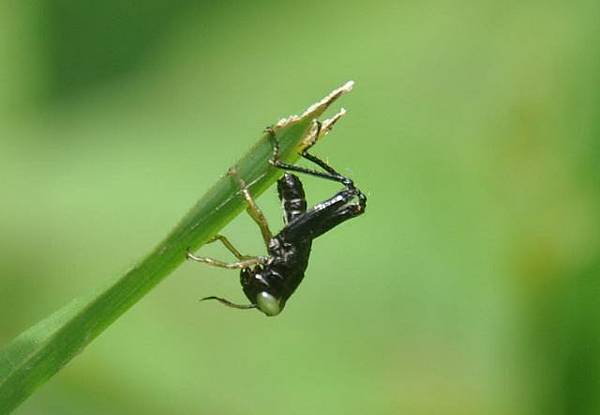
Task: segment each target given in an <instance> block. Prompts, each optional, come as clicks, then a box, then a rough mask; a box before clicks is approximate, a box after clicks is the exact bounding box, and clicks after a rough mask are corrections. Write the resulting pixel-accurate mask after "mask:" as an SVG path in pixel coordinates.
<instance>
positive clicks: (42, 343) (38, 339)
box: [0, 83, 352, 413]
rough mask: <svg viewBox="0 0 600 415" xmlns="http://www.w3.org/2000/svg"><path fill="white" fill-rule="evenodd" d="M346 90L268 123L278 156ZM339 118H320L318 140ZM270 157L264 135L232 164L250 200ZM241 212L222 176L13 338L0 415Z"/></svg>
mask: <svg viewBox="0 0 600 415" xmlns="http://www.w3.org/2000/svg"><path fill="white" fill-rule="evenodd" d="M351 87H352V83H347V84H346V85H344V86H342V87H341V88H338V89H336V90H335V91H333V92H332V93H331V94H330V95H328V96H327V97H325V98H324V99H323V100H321V101H319V102H317V103H316V104H315V105H313V106H311V107H310V108H309V109H308V110H307V111H306V112H305V113H304V114H302V115H301V116H291V117H289V118H287V119H283V120H281V121H280V122H278V123H277V124H276V125H275V126H274V129H275V132H276V134H277V137H278V139H279V143H280V146H281V148H280V150H281V157H282V159H284V160H286V161H288V162H293V161H295V160H296V159H297V158H298V151H299V150H300V149H301V148H302V147H303V146H306V145H307V144H308V143H310V142H312V140H317V139H318V138H319V136H315V135H314V134H315V132H316V129H315V128H314V126H315V125H314V120H315V119H316V118H317V117H319V116H320V115H321V114H322V113H323V112H324V111H325V110H326V109H327V108H328V107H329V105H330V104H331V103H332V102H333V101H335V100H336V99H337V98H338V97H339V96H340V95H342V94H343V93H344V92H347V91H349V90H350V88H351ZM342 114H343V112H340V113H338V115H337V116H336V117H333V118H332V119H331V120H328V121H325V122H324V130H322V134H321V135H324V134H326V133H327V132H328V131H329V129H330V128H331V127H332V126H333V124H334V123H335V122H336V121H337V120H338V119H339V117H340V116H341V115H342ZM271 154H272V143H271V141H270V139H269V136H268V134H266V133H265V134H263V136H262V137H261V139H260V141H259V142H258V143H257V144H256V145H255V146H254V147H253V148H252V149H251V150H250V151H249V152H248V153H247V154H246V155H245V156H244V157H243V158H242V159H241V160H240V161H239V162H238V163H237V164H236V165H235V167H236V169H237V171H238V173H239V174H240V176H241V177H243V178H244V180H245V181H246V182H247V183H248V185H249V187H250V191H251V192H252V193H253V194H254V195H259V194H260V193H262V192H264V191H265V190H266V189H267V188H269V187H270V186H271V185H272V184H273V183H274V182H275V181H276V180H277V178H278V177H279V176H280V175H281V172H280V171H279V170H277V169H275V168H273V167H270V164H269V163H268V160H269V158H270V157H271ZM244 207H245V202H244V199H243V198H242V197H241V196H240V195H239V185H238V184H237V183H236V182H235V181H234V180H232V179H231V177H230V176H228V175H224V176H223V177H221V179H220V180H219V181H218V182H217V183H216V184H215V185H214V186H213V187H212V188H211V189H210V190H209V191H208V192H207V193H206V194H205V195H204V196H203V197H202V198H201V199H200V200H199V201H198V203H197V204H196V205H195V206H194V207H193V208H192V209H191V210H190V212H189V213H188V214H187V215H186V216H185V217H184V218H183V219H182V220H181V222H180V223H179V224H178V225H177V226H176V227H175V228H174V229H173V230H172V231H171V233H170V234H169V235H168V236H167V237H166V238H165V239H164V240H163V241H162V242H161V243H159V244H158V245H157V246H156V248H155V249H154V250H152V252H151V253H150V254H148V255H147V256H146V257H145V258H144V259H143V260H142V261H140V262H139V263H138V264H137V265H136V266H135V267H134V268H133V269H131V270H130V271H129V272H127V273H126V274H125V275H124V276H123V277H121V278H119V279H118V280H117V281H116V282H114V283H112V284H110V285H109V286H108V287H106V288H105V289H101V290H99V291H98V292H96V293H94V294H93V295H90V296H87V297H85V298H81V299H77V300H75V301H73V302H72V303H70V304H69V305H67V306H65V307H64V308H62V309H61V310H59V311H57V312H56V313H54V314H52V315H51V316H49V317H48V318H46V319H45V320H43V321H41V322H39V323H38V324H36V325H35V326H33V327H32V328H30V329H29V330H27V331H25V332H24V333H22V334H21V335H20V336H18V337H17V338H16V339H15V340H14V341H13V342H12V343H10V344H9V345H8V347H7V348H6V349H5V350H3V351H2V352H1V353H0V413H8V412H9V411H11V410H12V409H14V408H15V407H17V406H18V405H19V404H20V403H21V402H22V401H23V400H24V399H26V398H27V397H28V396H29V395H30V394H31V393H32V392H33V391H34V390H35V388H37V387H38V386H40V385H41V384H43V383H44V382H45V381H47V380H48V379H49V378H50V377H52V376H53V375H54V374H55V373H56V372H57V371H59V370H60V369H61V368H62V367H63V366H65V365H66V364H67V363H68V362H69V361H70V360H71V359H72V358H73V357H75V356H76V355H77V354H79V353H80V352H81V351H82V350H83V349H84V348H85V346H86V345H88V344H89V343H90V342H91V341H92V340H94V339H95V338H96V337H97V336H98V335H99V334H100V333H102V332H103V331H104V330H105V329H106V328H107V327H108V326H110V324H111V323H113V322H114V321H115V320H116V319H117V318H118V317H119V316H121V315H122V314H123V313H124V312H125V311H127V310H128V309H129V308H130V307H131V306H132V305H133V304H135V303H136V302H138V301H139V300H140V299H141V298H142V297H143V296H144V295H145V294H147V293H148V292H149V291H150V290H151V289H152V288H153V287H154V286H156V285H157V284H158V283H159V282H160V281H162V280H163V279H164V278H165V277H166V276H167V275H169V273H171V272H172V271H173V270H174V269H175V268H176V267H177V266H179V265H180V264H181V263H182V262H184V260H185V258H186V253H187V252H188V251H190V250H195V249H197V248H198V247H199V246H201V245H202V244H203V243H204V242H206V241H207V240H208V239H209V238H211V237H212V236H214V235H215V234H216V233H217V232H218V231H219V230H220V229H221V228H222V227H224V226H225V225H226V224H227V223H228V222H229V221H231V220H232V219H233V218H234V217H235V216H236V215H238V214H239V213H240V212H242V211H243V210H244Z"/></svg>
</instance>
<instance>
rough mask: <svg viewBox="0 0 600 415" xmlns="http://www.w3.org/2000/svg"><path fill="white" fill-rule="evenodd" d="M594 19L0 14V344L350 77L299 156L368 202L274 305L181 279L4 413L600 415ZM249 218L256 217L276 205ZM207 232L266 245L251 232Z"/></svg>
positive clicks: (530, 10) (515, 13)
mask: <svg viewBox="0 0 600 415" xmlns="http://www.w3.org/2000/svg"><path fill="white" fill-rule="evenodd" d="M598 16H600V3H598V2H597V1H575V2H566V1H504V2H495V1H464V2H450V1H442V0H439V1H418V2H417V1H379V2H366V3H365V2H358V1H312V0H307V1H304V2H302V3H298V2H278V1H261V0H259V1H253V2H202V1H188V0H179V1H173V2H167V1H164V0H163V1H160V0H146V1H143V2H142V1H129V2H123V1H118V0H105V1H102V2H75V1H67V0H39V1H33V2H25V1H21V2H19V1H12V0H9V1H4V2H2V3H1V4H0V62H1V64H0V184H1V191H2V197H1V201H0V248H1V249H0V294H1V296H0V315H1V316H2V317H1V319H0V344H5V343H7V342H8V341H9V340H10V339H11V338H13V337H14V336H16V335H17V334H18V333H20V332H21V331H22V330H24V329H25V328H27V327H29V326H31V325H32V324H34V323H35V322H37V321H38V320H40V319H42V318H43V317H45V316H46V315H48V314H50V313H51V312H52V311H54V310H56V309H58V308H60V307H61V306H62V305H64V304H65V303H67V302H68V301H69V300H71V299H72V298H74V297H76V296H79V295H82V294H85V293H88V292H90V291H91V290H92V289H94V288H96V287H98V286H101V285H103V284H104V283H105V282H106V281H108V280H110V279H111V278H113V277H115V276H117V275H120V274H122V273H123V272H124V271H126V270H127V269H128V268H129V267H131V266H132V265H133V264H134V263H135V262H136V260H137V259H139V258H140V257H141V256H142V255H144V254H145V253H146V252H147V251H148V250H149V249H150V248H151V247H153V246H154V245H155V244H156V243H157V242H158V241H159V240H160V239H161V238H162V237H163V236H164V235H165V234H166V233H167V232H168V231H169V230H170V228H171V226H173V225H174V224H175V223H176V222H177V221H178V220H179V218H180V217H181V216H182V215H183V214H184V213H185V212H186V211H187V210H188V209H189V208H190V207H191V206H192V204H193V203H194V202H195V200H196V199H197V198H198V197H199V196H200V195H201V194H202V193H203V192H204V191H205V190H206V189H207V188H208V187H209V186H210V185H211V184H212V183H213V182H214V181H215V180H216V178H217V177H219V176H220V175H221V174H222V173H223V172H224V171H225V169H226V168H227V167H228V166H229V165H231V164H232V163H233V162H234V161H235V160H236V159H237V158H238V157H239V156H240V155H242V154H243V153H244V152H245V151H246V150H247V149H248V148H249V146H250V145H252V144H253V143H254V142H255V140H256V139H257V138H258V137H259V134H260V133H261V131H262V129H263V128H264V127H265V126H266V125H269V124H271V123H273V122H275V121H277V120H278V119H279V118H281V117H283V116H287V115H289V114H292V113H298V112H300V111H302V110H303V109H304V108H305V107H306V106H308V105H309V104H311V103H312V102H314V101H315V100H317V99H319V98H320V97H321V96H323V95H325V94H326V93H327V92H329V91H330V90H331V89H333V88H334V87H337V86H338V85H341V84H342V83H343V82H345V81H346V80H348V79H353V80H355V81H356V86H355V89H354V91H353V92H352V93H351V94H349V95H347V96H345V97H344V98H343V99H342V100H341V101H340V103H339V104H338V105H337V107H338V108H339V106H344V107H346V108H347V109H348V110H349V113H348V115H347V117H345V118H344V119H343V121H342V122H340V123H339V124H338V126H337V127H336V129H335V130H334V132H333V133H332V134H331V135H329V136H328V138H327V140H325V142H323V143H322V144H320V145H319V148H318V149H316V151H315V152H316V153H318V154H320V155H322V156H324V157H326V158H328V159H329V160H330V161H331V162H332V163H333V164H334V165H335V166H337V167H338V168H339V169H340V170H341V171H343V172H345V173H347V174H349V175H351V176H352V177H354V178H355V179H356V181H357V183H358V184H359V185H360V186H361V187H362V189H363V190H364V191H365V192H366V193H367V194H368V195H369V208H368V212H367V214H366V215H364V216H363V217H361V218H360V219H357V220H355V221H352V222H349V223H346V224H344V225H343V226H341V227H340V228H338V229H336V230H335V231H334V232H331V233H330V234H327V235H326V236H324V237H323V238H322V239H320V240H318V241H317V242H316V243H315V245H314V252H313V256H312V260H311V264H310V268H309V271H308V274H307V277H306V279H305V281H304V283H303V285H302V286H301V288H300V289H299V291H298V292H297V293H296V295H295V296H294V297H293V298H292V299H291V300H290V302H289V303H288V306H287V308H286V310H285V313H284V314H283V315H281V316H279V317H277V318H272V319H270V318H265V317H263V316H261V315H260V314H259V313H256V312H236V311H233V310H229V309H224V308H222V307H220V306H219V305H218V304H209V303H207V304H204V303H198V301H197V300H198V299H199V298H200V297H203V296H206V295H223V296H227V297H229V298H232V299H238V300H239V299H242V293H241V290H240V288H239V285H238V277H237V275H236V273H235V272H233V273H231V272H227V271H223V270H218V269H210V268H207V267H202V266H200V265H198V264H192V263H189V264H184V265H183V266H182V267H181V268H180V269H178V270H177V271H176V272H175V273H174V274H172V275H171V276H170V277H169V278H167V279H166V280H165V281H164V282H163V283H162V284H160V285H159V286H158V287H157V288H156V289H155V290H154V291H153V292H151V293H150V295H148V296H147V297H146V298H144V299H143V301H141V302H140V303H138V304H137V305H136V306H135V307H134V308H133V309H131V310H130V311H129V312H128V313H126V314H125V315H124V316H123V317H122V318H121V319H120V320H118V321H117V322H116V323H115V324H114V325H113V326H112V327H110V328H109V329H108V330H107V331H106V332H105V333H104V334H103V335H102V336H101V337H99V338H98V339H97V340H96V341H95V342H93V343H92V344H91V345H90V346H89V347H88V348H87V349H86V350H85V352H84V353H82V354H81V355H80V356H79V357H77V358H76V359H75V360H74V361H73V362H71V363H70V364H69V365H68V366H67V367H66V368H65V369H64V370H62V371H61V372H60V373H59V374H58V375H57V376H55V377H54V378H53V379H52V380H51V381H49V382H48V383H47V384H45V385H44V386H43V387H42V388H40V389H39V390H38V392H37V393H36V394H34V395H33V396H32V397H31V398H30V399H29V400H28V401H26V402H25V403H24V404H23V405H22V406H21V407H20V408H19V409H18V410H17V411H16V412H15V413H18V414H21V415H26V414H48V415H50V414H61V415H65V414H106V413H110V414H130V413H134V412H138V413H145V414H201V413H207V414H232V415H237V414H260V413H271V412H273V411H275V412H277V413H282V414H314V413H319V414H457V415H458V414H516V415H519V414H523V415H524V414H544V415H552V414H597V413H599V412H600V340H599V339H600V336H599V334H600V333H599V331H600V301H599V298H600V280H599V277H600V254H599V250H598V248H599V246H600V241H599V237H598V235H599V232H598V230H599V220H598V209H599V207H600V197H599V196H600V186H599V185H598V182H599V179H600V167H599V166H600V163H599V162H600V146H599V145H598V138H597V137H598V134H599V133H600V117H599V116H600V110H599V108H600V89H599V88H598V85H599V84H598V81H599V75H598V74H599V73H600V49H598V47H597V45H598V43H599V41H600V25H599V24H598V21H599V20H598ZM305 186H306V188H307V190H308V192H309V201H310V202H311V203H315V202H318V201H320V200H321V199H324V198H325V197H327V196H329V195H330V194H332V193H333V192H334V191H335V190H336V186H335V185H332V184H329V183H322V182H320V181H318V180H314V179H311V178H307V179H306V180H305ZM259 202H260V205H261V206H262V207H263V208H264V210H265V211H266V214H267V216H268V217H269V218H271V222H272V223H273V227H274V228H277V225H276V224H279V223H280V212H279V206H278V201H277V198H276V196H275V192H274V190H273V191H272V192H268V193H265V194H264V195H263V196H262V197H261V198H260V199H259ZM224 233H225V234H226V235H229V236H230V237H231V239H232V240H233V241H234V242H235V243H236V244H237V245H238V246H239V247H240V249H242V250H243V251H244V252H247V253H259V252H262V245H261V240H260V236H259V233H258V231H257V229H256V227H255V226H254V224H253V223H252V222H251V221H250V220H249V219H248V218H247V217H245V216H240V217H239V218H237V219H236V220H235V221H234V222H233V223H231V224H230V225H229V226H228V227H227V228H226V229H225V230H224ZM202 252H204V253H205V254H210V255H213V256H217V257H224V258H226V257H227V252H226V251H225V250H224V249H222V248H220V247H217V246H215V247H212V246H211V247H205V248H203V250H202Z"/></svg>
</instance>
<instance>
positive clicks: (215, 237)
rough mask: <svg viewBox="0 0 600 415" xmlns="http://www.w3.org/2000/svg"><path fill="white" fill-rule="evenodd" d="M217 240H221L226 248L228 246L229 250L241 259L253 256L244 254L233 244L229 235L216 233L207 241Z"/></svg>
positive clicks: (209, 242) (208, 242)
mask: <svg viewBox="0 0 600 415" xmlns="http://www.w3.org/2000/svg"><path fill="white" fill-rule="evenodd" d="M216 241H220V242H221V243H222V244H223V245H225V248H227V249H228V250H229V252H231V253H232V254H233V255H234V256H235V257H236V258H237V259H240V260H241V259H248V258H252V257H250V256H248V255H242V254H241V253H240V251H238V250H237V249H236V247H235V246H233V244H232V243H231V242H229V239H227V237H226V236H224V235H215V236H213V237H212V238H210V239H209V240H208V241H206V243H207V244H211V243H213V242H216Z"/></svg>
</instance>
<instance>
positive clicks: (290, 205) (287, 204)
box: [277, 173, 306, 223]
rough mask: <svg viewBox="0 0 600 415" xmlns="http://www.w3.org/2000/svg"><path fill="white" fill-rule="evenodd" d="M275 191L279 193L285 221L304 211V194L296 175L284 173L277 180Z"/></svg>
mask: <svg viewBox="0 0 600 415" xmlns="http://www.w3.org/2000/svg"><path fill="white" fill-rule="evenodd" d="M277 193H278V194H279V200H281V205H282V208H283V220H284V222H285V223H288V222H291V221H292V220H293V219H295V218H297V217H298V216H300V215H302V214H303V213H304V212H306V196H305V195H304V188H303V187H302V183H301V182H300V179H299V178H298V176H295V175H293V174H290V173H285V174H284V175H283V177H282V178H281V179H279V180H278V181H277Z"/></svg>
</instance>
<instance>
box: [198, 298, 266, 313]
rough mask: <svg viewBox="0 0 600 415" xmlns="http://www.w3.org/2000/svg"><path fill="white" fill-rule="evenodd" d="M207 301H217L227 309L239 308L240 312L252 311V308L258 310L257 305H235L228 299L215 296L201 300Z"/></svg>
mask: <svg viewBox="0 0 600 415" xmlns="http://www.w3.org/2000/svg"><path fill="white" fill-rule="evenodd" d="M206 300H217V301H218V302H220V303H221V304H224V305H226V306H227V307H231V308H237V309H239V310H250V309H252V308H256V305H255V304H235V303H232V302H231V301H229V300H228V299H226V298H221V297H215V296H210V297H204V298H201V299H200V301H206Z"/></svg>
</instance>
